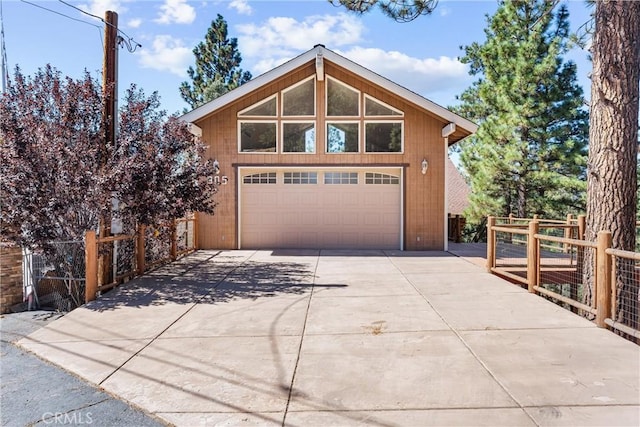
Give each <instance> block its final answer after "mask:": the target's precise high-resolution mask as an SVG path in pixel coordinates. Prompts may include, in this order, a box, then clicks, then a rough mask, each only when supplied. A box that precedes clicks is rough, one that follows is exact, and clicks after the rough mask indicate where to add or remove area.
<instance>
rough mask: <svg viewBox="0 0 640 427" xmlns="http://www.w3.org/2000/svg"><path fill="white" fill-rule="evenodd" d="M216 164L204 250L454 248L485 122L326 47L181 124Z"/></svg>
mask: <svg viewBox="0 0 640 427" xmlns="http://www.w3.org/2000/svg"><path fill="white" fill-rule="evenodd" d="M182 118H183V119H184V120H185V121H188V122H190V123H191V124H192V125H193V127H192V128H193V129H194V132H198V133H201V134H202V140H203V141H204V143H205V144H206V145H207V146H208V148H207V152H206V155H207V156H209V157H210V158H211V159H214V160H216V161H217V164H218V165H219V174H218V175H217V177H216V179H217V180H218V181H219V183H220V186H219V192H218V193H217V194H216V201H217V202H218V203H219V204H218V206H217V208H216V209H217V210H216V213H215V215H212V216H210V215H204V214H199V215H198V221H199V223H198V246H199V247H200V248H203V249H249V248H251V249H277V248H311V249H321V248H335V249H338V248H344V249H395V250H443V249H446V245H447V235H448V233H447V216H448V212H447V200H446V194H447V191H446V179H445V177H446V164H447V162H448V147H449V146H450V145H451V144H454V143H456V142H458V141H460V140H461V139H463V138H465V137H467V136H469V135H470V134H472V133H473V132H475V130H476V125H475V124H473V123H471V122H470V121H468V120H465V119H464V118H462V117H460V116H458V115H456V114H454V113H452V112H451V111H449V110H447V109H445V108H443V107H441V106H439V105H437V104H434V103H433V102H431V101H429V100H427V99H425V98H423V97H422V96H420V95H417V94H416V93H414V92H411V91H410V90H408V89H406V88H404V87H402V86H399V85H397V84H395V83H393V82H391V81H389V80H387V79H385V78H383V77H381V76H379V75H378V74H375V73H373V72H372V71H370V70H368V69H366V68H364V67H362V66H360V65H358V64H356V63H354V62H352V61H350V60H348V59H346V58H344V57H342V56H340V55H338V54H336V53H335V52H333V51H331V50H329V49H326V48H325V47H324V46H321V45H318V46H316V47H314V48H313V49H312V50H310V51H308V52H306V53H304V54H302V55H300V56H298V57H296V58H294V59H292V60H291V61H289V62H287V63H285V64H283V65H281V66H279V67H277V68H275V69H273V70H271V71H269V72H267V73H265V74H263V75H261V76H259V77H257V78H255V79H253V80H251V81H250V82H247V83H245V84H244V85H242V86H240V87H239V88H237V89H235V90H233V91H231V92H228V93H227V94H225V95H223V96H221V97H219V98H217V99H215V100H213V101H211V102H209V103H207V104H205V105H203V106H201V107H199V108H197V109H195V110H193V111H191V112H190V113H187V114H185V115H184V116H183V117H182Z"/></svg>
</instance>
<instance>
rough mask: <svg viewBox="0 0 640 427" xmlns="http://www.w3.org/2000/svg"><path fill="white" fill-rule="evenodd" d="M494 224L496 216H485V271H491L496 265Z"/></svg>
mask: <svg viewBox="0 0 640 427" xmlns="http://www.w3.org/2000/svg"><path fill="white" fill-rule="evenodd" d="M495 225H496V217H495V216H488V217H487V271H488V272H489V273H491V270H492V269H493V267H495V266H496V233H495V231H493V227H494V226H495Z"/></svg>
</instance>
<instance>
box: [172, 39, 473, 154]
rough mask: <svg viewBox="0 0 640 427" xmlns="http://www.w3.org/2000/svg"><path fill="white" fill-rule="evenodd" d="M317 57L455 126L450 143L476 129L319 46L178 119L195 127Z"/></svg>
mask: <svg viewBox="0 0 640 427" xmlns="http://www.w3.org/2000/svg"><path fill="white" fill-rule="evenodd" d="M319 57H321V60H323V61H324V60H326V61H330V62H332V63H334V64H336V65H338V66H340V67H342V68H344V69H346V70H348V71H350V72H352V73H354V74H357V75H359V76H360V77H362V78H363V79H365V80H368V81H370V82H371V83H374V84H376V85H378V86H380V87H382V88H384V89H386V90H388V91H390V92H392V93H395V94H396V95H398V96H400V97H402V98H404V99H405V100H406V101H408V102H411V103H412V104H414V105H416V106H418V107H420V108H422V109H424V110H426V111H428V112H430V113H431V114H433V115H435V116H437V117H440V118H442V120H443V122H446V123H447V124H448V123H454V124H455V127H456V132H455V133H453V134H452V135H451V136H450V137H449V144H454V143H455V142H457V141H459V140H461V139H463V138H465V137H467V136H469V135H470V134H472V133H474V132H475V131H476V130H477V128H478V127H477V125H476V124H475V123H473V122H471V121H469V120H467V119H465V118H463V117H461V116H459V115H457V114H455V113H453V112H452V111H449V110H447V109H446V108H444V107H442V106H440V105H438V104H436V103H434V102H433V101H430V100H428V99H427V98H425V97H423V96H421V95H418V94H417V93H415V92H413V91H411V90H409V89H407V88H405V87H403V86H400V85H399V84H397V83H394V82H392V81H391V80H389V79H387V78H385V77H382V76H381V75H379V74H377V73H374V72H373V71H371V70H369V69H367V68H365V67H363V66H361V65H359V64H356V63H355V62H353V61H351V60H349V59H347V58H345V57H343V56H341V55H338V54H337V53H335V52H333V51H332V50H329V49H327V48H325V47H324V46H322V45H317V46H315V47H314V48H313V49H311V50H309V51H307V52H305V53H303V54H301V55H299V56H297V57H295V58H293V59H291V60H290V61H288V62H285V63H284V64H282V65H280V66H278V67H276V68H274V69H272V70H270V71H268V72H266V73H264V74H261V75H260V76H258V77H256V78H254V79H252V80H250V81H248V82H247V83H245V84H243V85H241V86H239V87H237V88H236V89H234V90H232V91H229V92H227V93H226V94H224V95H222V96H220V97H218V98H216V99H214V100H213V101H210V102H208V103H206V104H204V105H202V106H200V107H198V108H196V109H195V110H192V111H190V112H188V113H186V114H185V115H183V116H182V117H181V118H182V120H184V121H186V122H189V123H195V124H197V123H198V122H199V121H201V120H203V119H204V118H205V117H207V116H208V115H210V114H212V113H214V112H216V111H218V110H220V109H222V108H224V107H225V106H227V105H228V104H230V103H232V102H234V101H236V100H238V99H240V98H242V97H244V96H246V95H249V94H251V93H252V92H253V91H255V90H257V89H259V88H261V87H263V86H265V85H267V84H269V83H271V82H273V81H274V80H276V79H278V78H280V77H282V76H284V75H286V74H288V73H290V72H292V71H294V70H296V69H298V68H300V67H302V66H304V65H306V64H307V63H309V62H311V61H316V60H317V59H318V58H319Z"/></svg>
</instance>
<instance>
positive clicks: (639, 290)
mask: <svg viewBox="0 0 640 427" xmlns="http://www.w3.org/2000/svg"><path fill="white" fill-rule="evenodd" d="M612 264H613V272H612V275H611V278H612V283H613V285H614V286H613V301H612V310H611V320H612V321H613V322H615V323H616V324H619V325H624V326H626V327H628V328H631V329H633V330H634V331H636V334H635V336H636V337H638V336H640V335H639V334H637V332H638V331H640V319H639V313H638V312H639V310H640V254H638V253H633V252H626V253H625V252H623V251H616V254H615V255H614V256H613V260H612Z"/></svg>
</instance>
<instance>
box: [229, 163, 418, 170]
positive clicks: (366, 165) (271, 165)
mask: <svg viewBox="0 0 640 427" xmlns="http://www.w3.org/2000/svg"><path fill="white" fill-rule="evenodd" d="M409 166H410V164H409V163H232V164H231V167H233V168H255V169H259V168H279V169H286V168H360V169H374V168H408V167H409Z"/></svg>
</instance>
